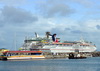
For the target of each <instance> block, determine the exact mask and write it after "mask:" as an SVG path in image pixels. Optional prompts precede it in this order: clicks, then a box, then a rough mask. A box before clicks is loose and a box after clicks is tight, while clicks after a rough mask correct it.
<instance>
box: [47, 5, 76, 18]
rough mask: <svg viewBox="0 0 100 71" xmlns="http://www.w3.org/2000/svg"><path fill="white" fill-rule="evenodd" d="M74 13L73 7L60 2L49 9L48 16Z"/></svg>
mask: <svg viewBox="0 0 100 71" xmlns="http://www.w3.org/2000/svg"><path fill="white" fill-rule="evenodd" d="M72 13H74V11H73V10H72V9H70V8H69V6H67V5H64V4H58V5H55V6H52V7H51V8H50V9H49V10H48V11H47V16H48V17H52V16H56V15H59V16H66V15H69V14H72Z"/></svg>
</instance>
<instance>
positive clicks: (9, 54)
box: [6, 53, 41, 56]
mask: <svg viewBox="0 0 100 71" xmlns="http://www.w3.org/2000/svg"><path fill="white" fill-rule="evenodd" d="M38 54H41V53H8V54H6V55H8V56H13V55H38Z"/></svg>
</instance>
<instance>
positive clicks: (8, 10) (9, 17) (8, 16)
mask: <svg viewBox="0 0 100 71" xmlns="http://www.w3.org/2000/svg"><path fill="white" fill-rule="evenodd" d="M37 20H38V18H37V17H36V16H33V14H32V13H31V12H28V11H25V10H23V9H21V8H15V7H12V6H4V8H2V9H1V18H0V22H1V23H2V24H13V25H25V24H30V23H32V22H35V21H37Z"/></svg>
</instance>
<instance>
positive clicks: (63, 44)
mask: <svg viewBox="0 0 100 71" xmlns="http://www.w3.org/2000/svg"><path fill="white" fill-rule="evenodd" d="M45 45H60V46H73V45H68V44H45ZM80 46H83V47H84V46H89V45H80Z"/></svg>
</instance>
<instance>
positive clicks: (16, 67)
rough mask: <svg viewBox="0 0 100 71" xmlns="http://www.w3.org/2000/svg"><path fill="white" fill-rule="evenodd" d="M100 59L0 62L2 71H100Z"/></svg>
mask: <svg viewBox="0 0 100 71" xmlns="http://www.w3.org/2000/svg"><path fill="white" fill-rule="evenodd" d="M99 70H100V58H89V59H80V60H76V59H74V60H68V59H49V60H28V61H26V60H25V61H0V71H99Z"/></svg>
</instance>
